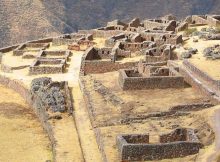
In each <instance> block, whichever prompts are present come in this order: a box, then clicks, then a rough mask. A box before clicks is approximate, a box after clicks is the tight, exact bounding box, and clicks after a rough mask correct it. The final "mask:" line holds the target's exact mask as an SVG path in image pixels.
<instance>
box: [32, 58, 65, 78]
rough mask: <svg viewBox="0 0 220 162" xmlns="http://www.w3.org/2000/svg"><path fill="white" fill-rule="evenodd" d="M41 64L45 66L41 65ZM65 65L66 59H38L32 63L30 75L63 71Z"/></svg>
mask: <svg viewBox="0 0 220 162" xmlns="http://www.w3.org/2000/svg"><path fill="white" fill-rule="evenodd" d="M41 64H42V65H43V66H40V65H41ZM47 65H48V66H47ZM51 65H53V66H51ZM65 67H66V60H65V59H37V60H36V61H35V62H34V63H33V64H32V65H30V67H29V75H37V74H56V73H63V72H64V69H65Z"/></svg>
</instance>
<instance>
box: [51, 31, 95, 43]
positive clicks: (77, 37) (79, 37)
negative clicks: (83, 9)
mask: <svg viewBox="0 0 220 162" xmlns="http://www.w3.org/2000/svg"><path fill="white" fill-rule="evenodd" d="M83 40H89V41H92V40H93V35H92V34H79V33H73V34H65V35H62V36H59V37H57V38H54V39H53V42H52V44H53V45H56V46H60V45H69V44H72V43H78V42H79V41H83Z"/></svg>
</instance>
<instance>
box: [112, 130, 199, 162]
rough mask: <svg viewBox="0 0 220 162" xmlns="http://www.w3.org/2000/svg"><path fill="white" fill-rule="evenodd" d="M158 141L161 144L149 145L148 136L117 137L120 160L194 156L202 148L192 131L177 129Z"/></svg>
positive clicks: (162, 136)
mask: <svg viewBox="0 0 220 162" xmlns="http://www.w3.org/2000/svg"><path fill="white" fill-rule="evenodd" d="M141 137H143V138H141ZM134 139H137V140H134ZM160 140H161V142H162V143H158V144H150V143H149V135H148V134H144V135H133V134H132V135H119V136H117V138H116V143H117V146H118V151H119V156H120V160H122V161H146V160H162V159H172V158H179V157H184V156H188V155H193V154H196V153H198V152H199V150H200V148H202V147H203V145H202V144H201V143H200V142H199V140H198V138H197V137H196V136H195V134H194V130H192V129H177V130H175V131H173V132H171V133H169V134H166V135H161V136H160Z"/></svg>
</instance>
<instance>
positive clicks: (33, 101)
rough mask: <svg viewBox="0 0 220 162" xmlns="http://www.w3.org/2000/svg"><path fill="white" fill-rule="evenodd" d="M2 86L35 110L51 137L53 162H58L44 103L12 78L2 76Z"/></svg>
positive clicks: (0, 77)
mask: <svg viewBox="0 0 220 162" xmlns="http://www.w3.org/2000/svg"><path fill="white" fill-rule="evenodd" d="M0 84H2V85H4V86H6V87H8V88H10V89H13V90H14V91H16V92H17V93H19V94H20V95H21V96H22V97H23V98H24V100H25V101H26V102H27V103H28V104H29V105H30V107H31V108H33V110H34V111H35V113H36V114H37V116H38V118H39V120H40V122H41V124H42V126H43V127H44V129H45V130H46V132H47V134H48V136H49V139H50V141H51V145H52V152H53V160H54V161H56V149H55V147H56V140H55V138H54V130H53V127H52V125H51V123H50V122H49V121H48V117H49V116H48V113H47V111H46V109H45V107H43V105H42V104H41V103H42V102H41V100H40V98H39V97H37V96H32V95H31V92H30V91H29V90H28V89H27V88H26V86H25V85H23V84H22V83H21V82H19V81H16V80H11V79H10V78H7V77H5V76H2V75H0Z"/></svg>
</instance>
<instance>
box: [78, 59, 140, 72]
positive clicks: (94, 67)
mask: <svg viewBox="0 0 220 162" xmlns="http://www.w3.org/2000/svg"><path fill="white" fill-rule="evenodd" d="M137 63H138V62H126V63H120V62H112V61H111V60H109V61H99V60H94V61H84V63H83V64H82V65H81V72H83V74H84V75H87V74H98V73H107V72H112V71H118V70H119V69H130V68H132V67H135V66H136V65H137Z"/></svg>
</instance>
